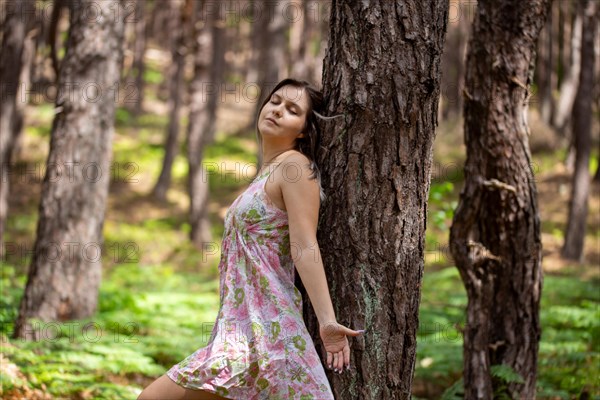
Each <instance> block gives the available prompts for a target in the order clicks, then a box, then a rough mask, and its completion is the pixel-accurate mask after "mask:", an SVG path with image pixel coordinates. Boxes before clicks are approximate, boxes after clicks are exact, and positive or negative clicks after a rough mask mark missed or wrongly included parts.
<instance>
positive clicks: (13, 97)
mask: <svg viewBox="0 0 600 400" xmlns="http://www.w3.org/2000/svg"><path fill="white" fill-rule="evenodd" d="M34 10H35V1H34V0H25V1H23V2H21V3H19V2H16V1H9V2H7V3H6V17H5V20H4V21H3V34H2V48H1V50H0V85H1V88H0V94H1V98H0V256H2V253H3V249H4V245H3V243H4V229H5V223H6V218H7V217H8V196H9V175H10V168H11V162H12V155H13V149H14V147H15V143H16V142H17V140H18V136H20V134H21V132H22V127H23V110H22V109H23V108H24V106H25V104H24V102H25V99H24V98H22V96H19V93H20V92H21V91H20V90H18V89H19V82H20V79H19V76H20V75H21V72H22V69H23V68H24V61H25V58H26V57H24V53H25V52H26V50H25V47H26V46H25V44H26V40H27V36H28V34H29V32H30V31H31V29H32V28H33V27H34V26H35V18H34V16H35V13H34ZM27 88H29V85H28V86H27Z"/></svg>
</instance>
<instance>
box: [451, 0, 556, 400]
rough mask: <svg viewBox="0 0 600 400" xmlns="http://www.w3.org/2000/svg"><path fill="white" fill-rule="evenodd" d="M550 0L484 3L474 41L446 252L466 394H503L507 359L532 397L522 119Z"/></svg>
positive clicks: (531, 294)
mask: <svg viewBox="0 0 600 400" xmlns="http://www.w3.org/2000/svg"><path fill="white" fill-rule="evenodd" d="M549 5H550V3H549V1H548V0H535V1H534V0H532V1H528V2H526V3H523V2H520V1H515V0H480V1H479V2H478V4H477V14H476V16H475V20H474V22H473V28H472V31H471V38H470V40H469V45H468V55H467V70H466V87H465V107H464V118H465V122H464V141H465V145H466V146H467V160H466V163H465V168H464V173H465V185H464V187H463V189H462V191H461V193H460V199H459V203H458V207H457V208H456V211H455V215H454V219H453V222H452V227H451V230H450V250H451V253H452V256H453V258H454V261H455V262H456V266H457V267H458V269H459V271H460V275H461V278H462V280H463V282H464V284H465V288H466V290H467V296H468V306H467V323H466V326H465V330H464V374H463V379H464V387H465V398H469V399H491V398H492V397H493V393H494V392H495V391H496V393H497V391H499V390H500V388H499V386H498V385H495V384H494V382H493V379H492V376H491V373H490V372H491V368H492V366H497V365H502V364H504V365H506V366H509V367H511V368H512V369H514V370H515V371H516V372H517V373H519V374H520V375H521V376H522V378H523V380H524V383H523V384H519V383H516V382H512V383H511V384H510V385H509V386H508V388H509V391H510V392H511V397H513V398H527V399H532V398H534V397H535V393H536V391H535V390H536V384H535V383H536V372H537V352H538V341H539V339H540V323H539V301H540V294H541V289H542V270H541V237H540V221H539V215H538V208H537V194H536V185H535V180H534V176H533V171H532V165H531V164H532V163H531V155H530V152H529V144H528V136H529V127H528V124H527V119H526V115H527V114H526V112H527V101H528V95H529V90H528V88H529V85H530V83H531V73H530V66H531V65H532V62H533V61H534V58H535V44H536V40H537V37H538V34H539V32H540V30H541V28H542V27H543V26H544V24H545V18H546V14H547V12H548V8H549Z"/></svg>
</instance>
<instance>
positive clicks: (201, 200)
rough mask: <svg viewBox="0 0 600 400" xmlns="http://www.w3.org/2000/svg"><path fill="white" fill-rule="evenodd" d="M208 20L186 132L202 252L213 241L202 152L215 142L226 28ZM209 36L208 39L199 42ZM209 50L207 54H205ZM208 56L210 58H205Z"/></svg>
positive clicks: (193, 221)
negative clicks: (208, 48)
mask: <svg viewBox="0 0 600 400" xmlns="http://www.w3.org/2000/svg"><path fill="white" fill-rule="evenodd" d="M223 25H224V24H222V23H220V22H219V21H216V20H215V19H213V18H210V19H209V21H208V22H207V24H206V28H205V29H203V30H201V31H199V32H198V34H197V35H196V37H197V40H196V43H197V44H202V45H200V46H198V47H197V48H196V52H195V62H194V78H193V80H192V83H191V85H190V116H189V125H188V131H187V151H188V167H189V172H188V193H189V197H190V226H191V231H190V239H191V240H192V242H193V243H194V245H195V246H196V247H197V248H199V249H202V248H203V246H205V245H206V243H208V242H210V241H212V235H211V232H210V222H209V219H208V188H209V186H208V175H207V173H206V171H205V169H204V168H203V166H202V160H203V158H204V148H205V147H206V145H207V144H209V143H211V142H212V141H213V138H214V131H215V122H216V118H217V114H216V113H217V105H218V101H219V97H220V89H221V83H222V82H223V68H224V64H225V57H224V56H225V52H224V48H225V43H224V41H225V27H224V26H223ZM203 35H208V37H209V39H208V40H205V39H203V38H202V36H203ZM207 45H208V46H207ZM207 47H210V49H211V50H210V53H209V52H207ZM207 54H210V58H209V57H207Z"/></svg>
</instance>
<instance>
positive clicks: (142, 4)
mask: <svg viewBox="0 0 600 400" xmlns="http://www.w3.org/2000/svg"><path fill="white" fill-rule="evenodd" d="M135 12H136V18H135V44H134V52H133V70H134V71H135V94H136V96H135V99H134V100H135V103H134V104H133V114H134V115H135V116H136V117H137V116H139V115H140V114H141V113H142V108H143V105H144V84H145V82H144V72H145V70H146V64H145V63H144V54H145V52H146V36H147V29H146V0H138V1H137V3H136V9H135Z"/></svg>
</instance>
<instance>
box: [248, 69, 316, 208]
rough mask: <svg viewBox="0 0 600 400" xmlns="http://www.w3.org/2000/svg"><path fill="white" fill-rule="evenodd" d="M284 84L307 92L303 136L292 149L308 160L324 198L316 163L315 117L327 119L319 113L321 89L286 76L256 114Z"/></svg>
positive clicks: (259, 143) (260, 145)
mask: <svg viewBox="0 0 600 400" xmlns="http://www.w3.org/2000/svg"><path fill="white" fill-rule="evenodd" d="M286 85H291V86H294V87H297V88H300V89H304V91H305V92H306V93H307V94H308V100H309V101H308V110H307V112H306V122H305V124H304V129H302V132H303V133H304V137H301V138H297V139H296V142H295V145H294V150H297V151H299V152H300V153H302V154H304V155H305V156H306V157H307V158H308V159H309V160H310V169H311V171H312V175H311V176H310V178H312V179H317V181H318V182H319V189H320V198H321V200H325V192H324V191H323V187H322V186H321V170H320V168H319V165H318V164H317V153H318V151H319V149H320V147H321V129H320V127H319V124H318V122H317V118H324V119H327V118H326V117H323V116H322V115H321V112H322V110H323V107H324V104H323V94H322V93H321V91H320V90H318V89H317V88H315V87H314V86H313V85H312V84H310V83H309V82H307V81H303V80H297V79H293V78H286V79H284V80H282V81H281V82H279V83H278V84H277V85H276V86H275V88H273V90H271V93H269V95H268V96H266V97H265V99H264V100H263V102H262V104H261V106H260V108H259V110H258V114H259V115H260V112H261V111H262V109H263V107H264V106H265V105H266V104H267V103H268V102H269V100H270V99H271V96H272V95H273V93H275V92H276V91H278V90H279V89H280V88H282V87H284V86H286ZM256 120H257V125H256V136H257V139H258V148H259V150H258V151H259V165H258V169H259V170H260V168H261V166H262V136H261V135H260V132H259V130H258V118H257V119H256Z"/></svg>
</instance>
